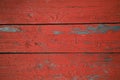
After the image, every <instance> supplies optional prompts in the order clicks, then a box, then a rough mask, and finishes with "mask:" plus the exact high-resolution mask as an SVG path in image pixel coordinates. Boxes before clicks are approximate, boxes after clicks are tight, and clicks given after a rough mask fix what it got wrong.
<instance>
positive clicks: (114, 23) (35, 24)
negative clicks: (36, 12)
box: [0, 22, 120, 25]
mask: <svg viewBox="0 0 120 80" xmlns="http://www.w3.org/2000/svg"><path fill="white" fill-rule="evenodd" d="M85 24H120V22H109V23H108V22H101V23H41V24H37V23H36V24H0V25H85Z"/></svg>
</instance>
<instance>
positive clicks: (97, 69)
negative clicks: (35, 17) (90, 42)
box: [0, 53, 120, 80]
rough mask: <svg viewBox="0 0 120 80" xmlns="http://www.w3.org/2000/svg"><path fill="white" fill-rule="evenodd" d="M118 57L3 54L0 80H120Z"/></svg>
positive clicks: (108, 55) (101, 55) (0, 59)
mask: <svg viewBox="0 0 120 80" xmlns="http://www.w3.org/2000/svg"><path fill="white" fill-rule="evenodd" d="M119 58H120V55H119V54H74V53H73V54H59V55H58V54H47V55H46V54H1V55H0V80H119V79H120V76H119V74H120V67H119V66H120V59H119Z"/></svg>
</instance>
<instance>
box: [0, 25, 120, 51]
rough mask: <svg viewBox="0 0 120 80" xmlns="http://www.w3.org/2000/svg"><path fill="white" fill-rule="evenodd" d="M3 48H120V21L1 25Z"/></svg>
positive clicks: (0, 44) (0, 41) (0, 46)
mask: <svg viewBox="0 0 120 80" xmlns="http://www.w3.org/2000/svg"><path fill="white" fill-rule="evenodd" d="M0 52H120V24H94V25H90V24H89V25H1V26H0Z"/></svg>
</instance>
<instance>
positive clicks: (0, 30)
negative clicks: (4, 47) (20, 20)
mask: <svg viewBox="0 0 120 80" xmlns="http://www.w3.org/2000/svg"><path fill="white" fill-rule="evenodd" d="M20 31H21V30H20V29H19V28H13V27H2V28H0V32H20Z"/></svg>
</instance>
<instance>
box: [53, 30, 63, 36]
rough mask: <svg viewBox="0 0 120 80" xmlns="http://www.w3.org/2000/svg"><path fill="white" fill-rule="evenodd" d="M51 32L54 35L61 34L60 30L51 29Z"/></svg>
mask: <svg viewBox="0 0 120 80" xmlns="http://www.w3.org/2000/svg"><path fill="white" fill-rule="evenodd" d="M53 34H54V35H59V34H62V32H61V31H53Z"/></svg>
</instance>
